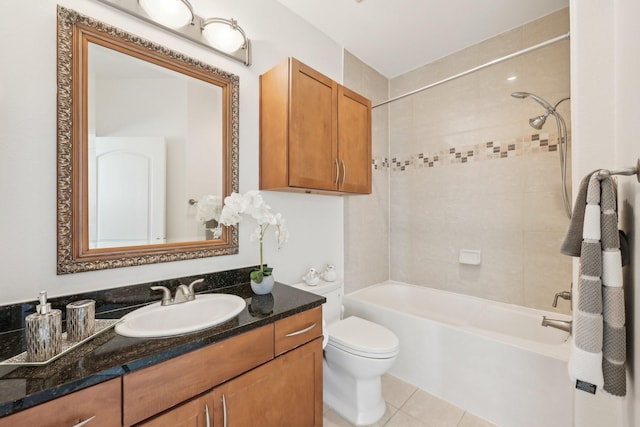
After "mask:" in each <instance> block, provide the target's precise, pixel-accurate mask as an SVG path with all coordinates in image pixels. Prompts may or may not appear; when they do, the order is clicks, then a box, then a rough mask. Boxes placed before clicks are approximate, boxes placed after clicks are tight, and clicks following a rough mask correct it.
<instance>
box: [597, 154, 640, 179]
mask: <svg viewBox="0 0 640 427" xmlns="http://www.w3.org/2000/svg"><path fill="white" fill-rule="evenodd" d="M611 175H636V178H638V182H640V159H638V161H637V162H636V167H634V168H625V169H616V170H608V169H602V170H601V171H600V172H598V179H605V178H609V177H610V176H611Z"/></svg>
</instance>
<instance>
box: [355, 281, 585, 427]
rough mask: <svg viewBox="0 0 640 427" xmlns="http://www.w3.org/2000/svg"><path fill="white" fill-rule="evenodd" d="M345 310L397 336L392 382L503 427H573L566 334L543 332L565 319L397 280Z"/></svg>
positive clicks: (366, 292)
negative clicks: (550, 322) (546, 322)
mask: <svg viewBox="0 0 640 427" xmlns="http://www.w3.org/2000/svg"><path fill="white" fill-rule="evenodd" d="M344 307H345V315H356V316H359V317H362V318H364V319H368V320H371V321H373V322H376V323H378V324H380V325H383V326H385V327H386V328H388V329H390V330H391V331H393V332H394V333H395V334H396V335H397V336H398V338H399V340H400V354H399V355H398V358H397V360H396V363H395V364H394V365H393V367H392V368H391V370H390V371H389V373H390V374H391V375H394V376H396V377H398V378H400V379H402V380H404V381H406V382H408V383H411V384H413V385H415V386H418V387H420V388H421V389H423V390H425V391H427V392H429V393H431V394H433V395H436V396H438V397H440V398H442V399H444V400H446V401H448V402H451V403H453V404H454V405H456V406H458V407H461V408H463V409H464V410H466V411H469V412H471V413H473V414H475V415H477V416H479V417H481V418H484V419H486V420H488V421H491V422H492V423H494V424H497V425H498V426H504V427H528V426H531V427H539V426H545V427H569V426H572V425H573V421H572V420H573V387H572V385H571V383H570V381H569V378H568V375H567V361H568V359H569V345H570V343H569V340H568V338H569V334H568V333H566V332H563V331H560V330H558V329H553V328H544V327H542V326H540V322H541V320H542V316H543V315H549V316H552V317H553V318H556V319H563V320H569V317H568V316H565V315H561V314H556V313H549V312H545V311H541V310H535V309H529V308H526V307H520V306H515V305H509V304H504V303H499V302H494V301H489V300H484V299H480V298H475V297H471V296H466V295H461V294H456V293H451V292H446V291H441V290H437V289H432V288H428V287H424V286H415V285H409V284H406V283H399V282H393V281H389V282H384V283H380V284H377V285H374V286H370V287H368V288H365V289H362V290H359V291H356V292H353V293H350V294H348V295H345V297H344Z"/></svg>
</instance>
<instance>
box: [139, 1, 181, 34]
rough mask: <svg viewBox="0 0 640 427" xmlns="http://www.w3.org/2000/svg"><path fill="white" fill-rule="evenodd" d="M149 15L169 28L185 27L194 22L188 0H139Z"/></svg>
mask: <svg viewBox="0 0 640 427" xmlns="http://www.w3.org/2000/svg"><path fill="white" fill-rule="evenodd" d="M139 3H140V6H141V7H142V9H143V10H144V11H145V12H146V14H147V15H149V17H150V18H151V19H153V20H154V21H156V22H157V23H159V24H161V25H164V26H165V27H169V28H180V27H184V26H185V25H187V24H188V23H190V22H191V21H192V20H193V13H192V12H191V8H190V7H189V6H190V5H189V2H187V1H186V0H139Z"/></svg>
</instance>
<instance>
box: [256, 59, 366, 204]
mask: <svg viewBox="0 0 640 427" xmlns="http://www.w3.org/2000/svg"><path fill="white" fill-rule="evenodd" d="M260 189H262V190H284V191H302V192H318V193H331V194H335V193H343V194H369V193H371V101H370V100H368V99H367V98H365V97H363V96H361V95H359V94H357V93H356V92H354V91H352V90H350V89H348V88H346V87H344V86H341V85H339V84H338V83H336V82H335V81H333V80H331V79H330V78H328V77H326V76H324V75H323V74H321V73H319V72H318V71H316V70H314V69H313V68H311V67H309V66H307V65H305V64H303V63H301V62H300V61H298V60H296V59H294V58H289V59H288V60H287V61H285V62H283V63H281V64H279V65H277V66H276V67H274V68H272V69H271V70H269V71H267V72H266V73H265V74H263V75H262V76H260Z"/></svg>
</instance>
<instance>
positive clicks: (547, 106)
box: [511, 92, 553, 110]
mask: <svg viewBox="0 0 640 427" xmlns="http://www.w3.org/2000/svg"><path fill="white" fill-rule="evenodd" d="M511 96H513V97H514V98H519V99H525V98H531V99H533V100H534V101H536V102H537V103H538V104H540V105H542V106H543V107H544V109H545V110H553V106H552V105H551V104H549V103H548V102H547V101H545V100H544V99H542V98H540V97H539V96H537V95H534V94H532V93H529V92H513V93H512V94H511Z"/></svg>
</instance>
